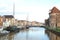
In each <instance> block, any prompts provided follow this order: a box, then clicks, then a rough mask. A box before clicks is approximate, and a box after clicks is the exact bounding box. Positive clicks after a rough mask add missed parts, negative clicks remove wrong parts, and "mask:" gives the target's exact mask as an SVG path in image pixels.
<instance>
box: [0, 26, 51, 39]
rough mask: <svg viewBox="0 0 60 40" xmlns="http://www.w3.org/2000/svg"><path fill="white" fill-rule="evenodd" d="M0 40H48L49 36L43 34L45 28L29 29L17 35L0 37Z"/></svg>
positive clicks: (11, 34)
mask: <svg viewBox="0 0 60 40" xmlns="http://www.w3.org/2000/svg"><path fill="white" fill-rule="evenodd" d="M50 35H51V33H50ZM0 40H49V36H48V35H47V34H46V33H45V28H42V27H31V28H29V29H28V30H22V31H20V32H19V33H10V34H9V35H7V36H2V37H1V36H0Z"/></svg>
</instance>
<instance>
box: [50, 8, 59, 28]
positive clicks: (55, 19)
mask: <svg viewBox="0 0 60 40" xmlns="http://www.w3.org/2000/svg"><path fill="white" fill-rule="evenodd" d="M49 25H50V27H51V28H56V27H60V10H59V9H57V8H56V7H53V8H52V9H51V10H50V13H49Z"/></svg>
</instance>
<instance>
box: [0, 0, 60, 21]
mask: <svg viewBox="0 0 60 40" xmlns="http://www.w3.org/2000/svg"><path fill="white" fill-rule="evenodd" d="M13 2H15V18H16V19H20V20H26V18H27V14H28V15H29V17H28V19H29V21H38V22H44V20H45V19H47V18H48V17H49V15H48V13H49V10H50V9H52V7H54V6H56V7H57V8H58V9H60V0H0V15H12V14H13Z"/></svg>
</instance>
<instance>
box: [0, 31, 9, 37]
mask: <svg viewBox="0 0 60 40" xmlns="http://www.w3.org/2000/svg"><path fill="white" fill-rule="evenodd" d="M7 34H9V31H6V30H2V31H0V36H1V35H3V36H4V35H7Z"/></svg>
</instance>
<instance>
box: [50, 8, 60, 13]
mask: <svg viewBox="0 0 60 40" xmlns="http://www.w3.org/2000/svg"><path fill="white" fill-rule="evenodd" d="M50 11H51V12H50V14H51V13H60V10H59V9H57V8H56V7H53V8H52V9H51V10H50Z"/></svg>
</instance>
